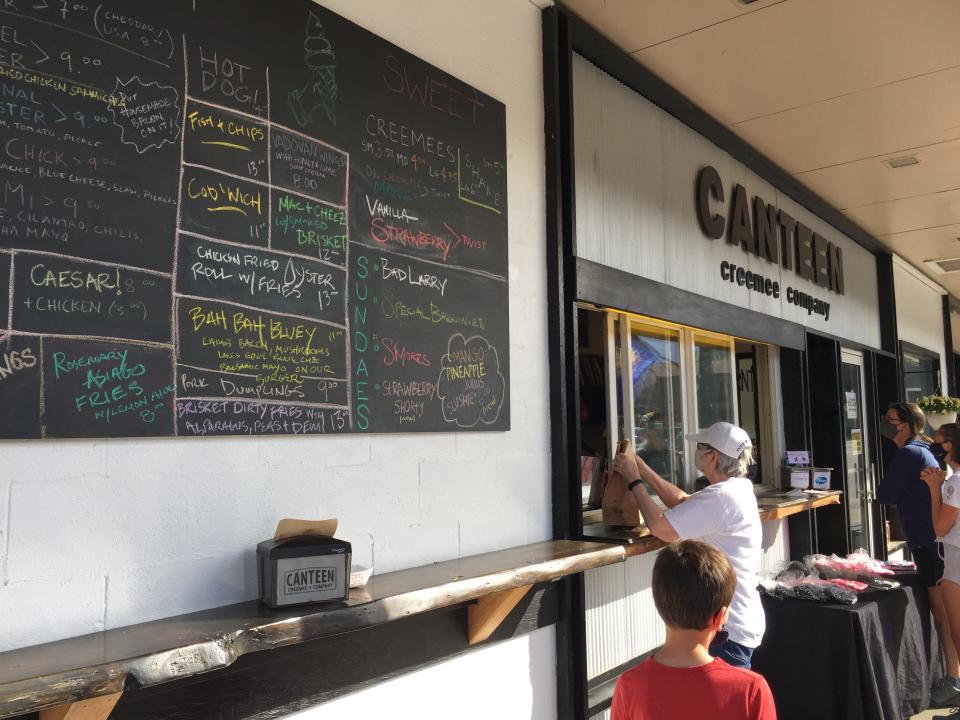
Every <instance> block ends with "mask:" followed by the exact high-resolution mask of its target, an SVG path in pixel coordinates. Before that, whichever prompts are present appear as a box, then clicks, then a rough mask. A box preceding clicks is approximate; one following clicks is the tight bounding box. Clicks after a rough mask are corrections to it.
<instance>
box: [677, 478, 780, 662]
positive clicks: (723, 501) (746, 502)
mask: <svg viewBox="0 0 960 720" xmlns="http://www.w3.org/2000/svg"><path fill="white" fill-rule="evenodd" d="M664 517H666V518H667V520H669V521H670V524H671V525H672V526H673V529H674V530H676V532H677V535H679V536H680V538H681V539H684V540H702V541H703V542H706V543H710V544H711V545H716V546H717V547H718V548H720V550H721V551H722V552H723V554H724V555H726V556H727V558H728V559H729V560H730V564H731V565H733V570H734V572H735V573H736V574H737V588H736V590H735V591H734V593H733V602H732V603H731V604H730V618H729V619H728V620H727V624H726V625H725V626H724V629H725V630H726V631H727V633H728V634H729V636H730V639H731V640H733V641H734V642H736V643H740V644H741V645H744V646H746V647H749V648H755V647H758V646H759V645H760V641H761V640H762V639H763V631H764V630H765V629H766V619H765V618H764V615H763V606H762V605H761V604H760V593H759V592H758V591H757V585H758V584H759V581H760V579H759V577H758V573H759V572H760V554H761V547H760V545H761V540H762V538H763V530H762V529H761V527H760V511H759V509H758V508H757V498H756V495H754V493H753V483H752V482H750V480H749V479H747V478H730V479H729V480H724V481H723V482H719V483H715V484H713V485H710V486H709V487H707V488H705V489H703V490H701V491H700V492H698V493H694V494H693V495H691V496H690V497H688V498H687V499H686V500H684V501H683V502H682V503H680V504H679V505H677V506H676V507H674V508H673V509H671V510H667V511H666V512H665V513H664Z"/></svg>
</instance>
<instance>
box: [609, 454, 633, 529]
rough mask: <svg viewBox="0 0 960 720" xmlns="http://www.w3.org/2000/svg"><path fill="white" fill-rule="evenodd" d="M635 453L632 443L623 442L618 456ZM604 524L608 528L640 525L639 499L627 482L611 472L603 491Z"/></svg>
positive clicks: (618, 474)
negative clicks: (634, 495)
mask: <svg viewBox="0 0 960 720" xmlns="http://www.w3.org/2000/svg"><path fill="white" fill-rule="evenodd" d="M624 452H633V448H632V447H631V445H630V442H629V441H627V440H621V441H620V442H619V443H618V444H617V454H618V455H619V454H620V453H624ZM603 524H604V525H606V526H607V527H629V528H633V527H636V526H637V525H639V524H640V507H639V506H638V505H637V499H636V498H635V497H633V493H632V492H631V491H630V490H629V489H628V488H627V480H626V479H625V478H624V477H623V475H621V474H620V473H618V472H614V471H613V470H611V471H610V475H609V478H608V479H607V486H606V488H604V491H603Z"/></svg>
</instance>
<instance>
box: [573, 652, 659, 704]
mask: <svg viewBox="0 0 960 720" xmlns="http://www.w3.org/2000/svg"><path fill="white" fill-rule="evenodd" d="M660 647H662V646H660ZM660 647H655V648H654V649H653V650H651V651H649V652H645V653H643V654H642V655H638V656H637V657H635V658H632V659H630V660H627V662H625V663H622V664H621V665H618V666H617V667H615V668H613V670H608V671H607V672H605V673H603V674H602V675H597V676H596V677H594V678H590V684H589V686H588V688H587V690H588V693H587V696H588V698H589V702H588V705H589V708H588V712H589V713H590V717H595V716H597V715H599V714H600V713H602V712H603V711H604V710H606V709H607V708H609V707H610V705H611V704H612V702H613V691H614V689H615V688H616V685H617V680H618V679H619V678H620V676H621V675H623V673H625V672H626V671H627V670H630V669H631V668H634V667H636V666H637V665H639V664H640V663H642V662H643V661H644V660H646V659H647V658H649V657H653V656H654V655H656V654H657V652H659V650H660Z"/></svg>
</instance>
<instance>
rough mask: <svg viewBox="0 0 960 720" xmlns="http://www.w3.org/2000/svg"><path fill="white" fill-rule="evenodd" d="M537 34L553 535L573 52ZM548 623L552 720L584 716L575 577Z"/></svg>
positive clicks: (566, 437) (567, 523)
mask: <svg viewBox="0 0 960 720" xmlns="http://www.w3.org/2000/svg"><path fill="white" fill-rule="evenodd" d="M541 20H542V29H543V102H544V135H545V138H544V142H545V186H546V231H547V233H546V235H547V243H546V263H547V333H548V338H549V343H548V348H549V349H548V353H549V362H550V442H551V447H552V453H551V457H552V466H551V470H552V472H551V490H552V500H553V503H552V510H553V512H552V516H553V537H554V538H557V539H561V538H564V539H565V538H572V537H579V536H580V535H581V533H582V532H583V516H582V515H581V510H580V489H579V485H578V484H577V483H574V481H573V480H574V478H576V477H579V455H580V423H579V402H580V400H579V391H580V388H579V382H578V377H577V376H578V372H579V368H578V363H577V312H576V304H575V301H576V297H575V294H574V290H575V281H574V273H575V271H576V270H575V265H574V259H573V258H574V255H575V254H576V251H575V240H574V228H575V227H576V224H575V221H574V218H575V215H574V213H575V205H576V203H575V202H574V195H573V153H572V152H570V148H571V147H573V111H572V108H573V103H572V89H573V85H572V83H573V78H572V72H571V61H572V58H573V53H572V50H571V45H570V35H569V29H568V24H567V18H566V17H565V16H564V15H563V14H561V13H559V12H557V11H556V9H555V8H547V9H546V10H544V11H543V13H542V15H541ZM559 590H560V597H559V613H558V619H557V625H556V673H557V696H556V702H557V718H558V720H586V717H587V629H586V607H585V600H584V597H585V594H584V580H583V574H582V573H579V574H577V575H572V576H569V577H566V578H564V579H563V580H561V581H560V582H559Z"/></svg>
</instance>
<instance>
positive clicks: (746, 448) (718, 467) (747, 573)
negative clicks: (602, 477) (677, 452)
mask: <svg viewBox="0 0 960 720" xmlns="http://www.w3.org/2000/svg"><path fill="white" fill-rule="evenodd" d="M686 439H687V441H688V442H693V443H696V456H695V464H696V466H697V470H698V471H700V472H701V473H702V474H703V476H704V477H705V478H706V479H707V480H708V482H709V485H708V486H707V487H706V488H705V489H703V490H701V491H700V492H697V493H694V494H692V495H688V494H687V493H685V492H683V491H682V490H681V489H680V488H678V487H677V486H676V485H673V484H672V483H669V482H667V481H666V480H664V479H663V478H662V477H660V475H658V474H657V473H656V472H654V471H653V470H652V469H651V468H650V466H649V465H647V464H646V463H645V462H644V461H643V459H642V458H639V457H638V456H636V455H634V454H632V453H622V454H620V455H617V457H616V458H615V460H614V466H613V467H614V470H616V471H617V472H619V473H620V474H621V475H623V476H624V477H625V478H626V479H627V481H628V483H629V485H628V487H629V488H630V490H631V491H632V492H633V495H634V497H635V498H636V499H637V504H638V505H639V506H640V514H641V515H643V521H644V523H645V524H646V526H647V528H648V529H649V530H650V532H651V533H652V534H653V535H654V536H656V537H657V538H659V539H660V540H663V541H664V542H667V543H671V542H675V541H676V540H701V541H703V542H707V543H710V544H711V545H715V546H716V547H718V548H719V549H720V550H721V551H722V552H723V554H724V555H726V556H727V558H728V559H729V560H730V564H731V565H732V566H733V569H734V572H735V574H736V576H737V586H736V590H735V591H734V595H733V601H732V602H731V603H730V615H729V618H728V619H727V622H726V625H725V626H724V630H725V631H726V634H727V637H726V639H725V640H724V641H723V642H721V643H718V644H716V645H713V646H711V647H710V654H711V655H712V656H713V657H718V658H721V659H722V660H724V661H726V662H727V663H728V664H729V665H734V666H738V667H744V668H748V669H749V668H750V660H751V657H752V656H753V651H754V650H755V649H756V648H757V647H759V645H760V641H761V640H762V639H763V631H764V629H765V627H766V620H765V618H764V615H763V606H762V605H761V604H760V593H759V592H758V591H757V585H758V582H759V578H758V573H759V572H760V557H761V548H760V543H761V538H762V529H761V526H760V513H759V511H758V510H757V499H756V496H755V495H754V493H753V483H752V482H751V481H750V479H749V478H747V477H746V475H747V468H748V467H749V466H750V464H751V463H752V462H753V447H752V445H751V443H750V437H749V436H748V435H747V433H746V432H745V431H744V430H743V429H742V428H739V427H737V426H736V425H732V424H731V423H728V422H718V423H714V424H713V425H711V426H710V427H709V428H707V429H706V430H705V431H704V432H702V433H698V434H694V435H687V436H686ZM643 481H646V482H647V483H648V484H649V485H650V487H652V488H653V490H654V492H656V494H657V495H658V496H659V498H660V500H661V501H663V504H664V505H666V506H667V510H666V511H665V512H661V510H660V508H659V506H658V505H657V504H656V503H655V502H654V501H653V498H651V497H650V495H649V494H648V493H647V490H646V488H645V487H644V485H643Z"/></svg>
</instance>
